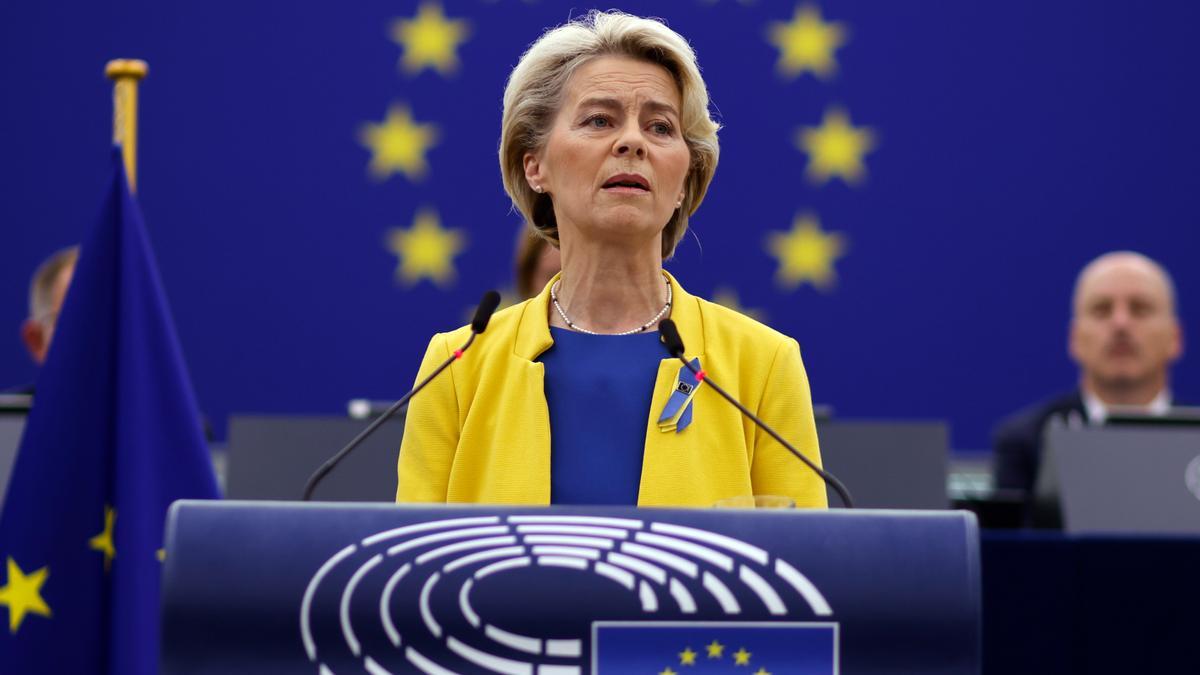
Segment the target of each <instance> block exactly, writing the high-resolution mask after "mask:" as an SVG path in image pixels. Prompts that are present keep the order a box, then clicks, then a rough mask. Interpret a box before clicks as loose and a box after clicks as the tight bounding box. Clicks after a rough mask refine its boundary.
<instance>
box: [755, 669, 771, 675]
mask: <svg viewBox="0 0 1200 675" xmlns="http://www.w3.org/2000/svg"><path fill="white" fill-rule="evenodd" d="M754 675H771V673H770V672H769V671H768V670H767V669H766V668H759V669H758V670H756V671H754Z"/></svg>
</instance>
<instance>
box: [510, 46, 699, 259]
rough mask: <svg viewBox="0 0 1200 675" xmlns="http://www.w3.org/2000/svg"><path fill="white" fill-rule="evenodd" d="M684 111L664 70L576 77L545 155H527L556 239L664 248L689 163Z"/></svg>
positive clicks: (623, 65) (632, 65) (631, 68)
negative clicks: (548, 204)
mask: <svg viewBox="0 0 1200 675" xmlns="http://www.w3.org/2000/svg"><path fill="white" fill-rule="evenodd" d="M680 108H681V106H680V96H679V89H678V87H676V85H675V80H674V78H672V77H671V74H670V73H669V72H667V70H666V69H665V68H663V67H662V66H658V65H655V64H653V63H648V62H645V61H638V60H635V59H632V58H628V57H624V56H602V57H598V58H596V59H593V60H591V61H588V62H587V63H585V64H583V65H582V66H580V67H579V68H578V69H577V70H576V71H575V73H574V74H573V75H572V76H571V79H570V80H568V82H567V87H566V91H565V92H564V97H563V105H562V108H561V109H560V110H559V111H558V115H557V117H556V118H555V121H554V126H553V127H552V129H551V131H550V136H549V138H548V140H547V141H546V145H545V147H544V148H542V150H541V151H540V152H538V153H536V154H534V153H529V154H527V155H526V156H525V175H526V178H527V179H528V180H529V182H530V184H531V185H532V186H535V187H537V186H540V187H541V188H542V189H543V190H544V191H545V192H546V193H548V194H549V195H550V196H551V198H552V199H553V202H554V214H555V217H556V218H557V219H558V227H559V237H560V240H562V239H569V238H570V237H573V236H576V235H578V236H582V237H585V238H591V239H595V240H608V241H620V242H623V243H626V244H627V243H631V242H633V243H638V244H646V245H649V244H650V243H653V242H661V237H662V230H663V228H664V227H665V226H666V224H667V222H668V221H669V220H670V218H671V214H672V213H673V212H674V210H675V205H676V204H677V203H678V202H679V201H680V200H681V199H682V198H683V182H684V179H685V178H686V177H687V171H688V166H689V165H690V163H691V162H690V153H689V152H688V147H687V144H686V143H685V142H684V140H683V135H682V133H681V131H680V124H679V113H680ZM564 234H565V235H566V236H565V237H564Z"/></svg>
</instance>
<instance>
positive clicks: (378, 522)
mask: <svg viewBox="0 0 1200 675" xmlns="http://www.w3.org/2000/svg"><path fill="white" fill-rule="evenodd" d="M166 542H167V544H166V559H165V569H164V577H163V583H164V588H163V621H162V630H163V637H162V639H163V649H162V670H163V672H164V673H168V674H172V675H175V674H184V673H187V674H192V673H222V674H223V675H231V674H242V673H245V674H249V673H255V674H256V675H261V674H263V673H316V674H318V675H332V674H334V673H336V674H337V675H346V674H347V673H368V674H370V675H381V674H383V673H431V674H437V675H443V674H445V673H477V672H478V673H512V674H517V673H520V674H527V675H568V674H571V675H583V674H584V673H658V674H663V673H675V674H678V675H683V674H688V673H695V674H699V673H718V672H721V673H726V672H727V673H747V674H757V675H766V674H767V673H770V674H771V675H783V674H784V673H806V674H813V673H822V674H823V673H839V674H840V673H846V674H864V675H866V674H876V673H915V672H919V673H925V674H927V675H934V674H938V673H946V674H949V673H955V674H959V673H978V672H979V669H980V658H981V654H980V644H981V626H980V579H979V535H978V530H977V526H976V523H975V520H974V516H972V515H971V514H968V513H964V512H946V511H928V512H921V511H800V510H737V509H730V510H721V509H704V510H700V509H686V510H685V509H635V508H625V507H620V508H576V507H569V508H568V507H554V508H531V507H520V508H512V507H483V506H442V505H438V506H405V505H393V504H302V503H290V502H220V501H215V502H205V501H181V502H177V503H176V504H175V505H174V506H173V507H172V509H171V511H170V513H169V515H168V523H167V537H166Z"/></svg>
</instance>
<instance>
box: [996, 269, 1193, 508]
mask: <svg viewBox="0 0 1200 675" xmlns="http://www.w3.org/2000/svg"><path fill="white" fill-rule="evenodd" d="M1072 309H1073V315H1072V317H1071V328H1070V338H1069V352H1070V356H1071V359H1072V360H1073V361H1075V363H1077V364H1078V365H1079V372H1080V378H1079V389H1077V390H1076V391H1074V392H1072V393H1070V394H1068V395H1064V396H1061V397H1059V398H1056V399H1053V400H1051V401H1047V402H1043V403H1040V404H1038V405H1035V406H1033V407H1030V408H1027V409H1025V410H1022V411H1021V412H1018V413H1016V414H1014V415H1013V416H1011V417H1009V418H1008V419H1006V420H1004V421H1003V422H1001V424H1000V426H999V427H998V430H997V432H996V435H995V440H994V445H993V469H994V471H993V473H994V476H995V485H996V488H998V489H1011V490H1020V491H1022V492H1024V493H1025V494H1026V495H1031V493H1032V492H1033V489H1034V485H1035V483H1036V481H1037V474H1038V469H1039V464H1040V462H1041V458H1042V433H1043V431H1044V430H1045V428H1046V426H1047V424H1048V423H1049V422H1050V421H1051V420H1052V419H1061V420H1063V421H1064V422H1065V423H1066V424H1067V425H1069V426H1080V425H1084V424H1103V423H1104V420H1105V419H1106V418H1107V417H1108V415H1109V412H1110V410H1112V409H1114V408H1118V407H1119V408H1120V409H1121V410H1122V411H1123V412H1124V411H1129V412H1140V413H1144V414H1151V415H1163V414H1166V413H1167V412H1168V411H1169V410H1170V408H1171V404H1172V401H1171V390H1170V367H1171V365H1172V364H1173V363H1175V361H1176V360H1178V359H1179V357H1180V356H1181V355H1182V354H1183V334H1182V331H1181V329H1180V326H1179V319H1178V316H1177V314H1176V309H1175V286H1174V283H1173V282H1172V281H1171V277H1170V275H1168V274H1167V271H1166V270H1165V269H1163V267H1162V266H1161V265H1159V264H1158V263H1156V262H1154V261H1153V260H1151V259H1149V258H1147V257H1146V256H1144V255H1141V254H1139V253H1133V252H1130V251H1117V252H1113V253H1106V254H1105V255H1102V256H1100V257H1099V258H1096V259H1095V260H1093V261H1092V262H1090V263H1088V264H1087V266H1086V267H1084V268H1083V271H1081V272H1080V273H1079V278H1078V279H1077V280H1076V282H1075V293H1074V297H1073V302H1072ZM1027 503H1028V500H1027Z"/></svg>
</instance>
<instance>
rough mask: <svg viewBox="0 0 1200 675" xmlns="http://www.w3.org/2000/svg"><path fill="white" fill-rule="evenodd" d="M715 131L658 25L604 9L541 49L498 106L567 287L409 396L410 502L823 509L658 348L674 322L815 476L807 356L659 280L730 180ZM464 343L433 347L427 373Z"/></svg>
mask: <svg viewBox="0 0 1200 675" xmlns="http://www.w3.org/2000/svg"><path fill="white" fill-rule="evenodd" d="M717 129H718V125H717V123H716V122H714V121H713V120H712V119H711V117H710V115H709V111H708V90H707V87H706V86H705V83H704V81H703V79H702V78H701V77H700V71H699V68H698V66H697V64H696V59H695V54H694V53H693V51H692V49H691V47H690V46H689V45H688V43H687V41H686V40H685V39H684V38H682V37H681V36H680V35H678V34H677V33H675V32H674V31H672V30H670V29H669V28H667V27H666V26H665V25H663V24H662V23H660V22H658V21H655V20H650V19H643V18H639V17H634V16H629V15H626V14H622V13H619V12H592V13H590V14H588V15H587V16H586V17H582V18H580V19H577V20H575V21H572V22H570V23H568V24H565V25H563V26H560V27H557V28H554V29H552V30H549V31H547V32H546V33H545V34H544V35H542V37H541V38H540V39H539V40H537V41H536V42H535V43H534V44H533V45H532V46H531V47H530V48H529V50H528V51H527V52H526V53H525V55H524V56H523V57H522V58H521V60H520V62H519V63H518V64H517V66H516V68H514V69H513V72H512V74H511V76H510V78H509V81H508V85H507V88H506V90H505V93H504V115H503V128H502V130H501V136H500V168H501V173H502V176H503V181H504V187H505V190H506V191H507V192H508V194H509V196H510V197H511V198H512V200H513V203H514V204H515V205H516V207H517V209H519V210H520V211H521V213H522V215H524V216H525V219H526V221H527V222H529V223H530V224H531V226H532V227H533V228H534V230H535V231H536V232H537V234H538V235H539V236H541V237H544V238H545V239H546V240H547V241H548V242H549V243H550V244H551V245H553V246H555V247H557V248H558V249H559V251H560V252H561V256H562V272H561V273H560V274H558V275H557V276H555V277H554V278H553V279H552V280H551V281H550V283H549V284H547V285H546V287H545V289H544V290H542V292H541V293H540V294H539V295H537V296H536V297H534V298H532V299H530V300H527V301H525V302H523V303H521V304H518V305H515V306H513V307H510V308H508V309H506V310H504V311H502V312H499V313H497V314H496V315H495V316H494V317H493V318H492V320H491V323H490V325H489V327H488V330H487V333H486V334H484V335H483V336H482V337H481V338H480V340H479V341H478V342H477V344H476V345H475V346H474V347H473V348H472V350H471V352H469V354H468V356H467V357H466V358H464V359H462V360H459V361H456V362H454V364H453V365H452V366H451V372H450V373H446V374H443V376H442V377H440V378H438V379H437V380H435V381H434V382H433V383H432V384H430V386H429V388H428V389H427V390H426V391H424V392H422V394H421V395H419V396H417V397H416V398H414V399H413V401H412V403H411V404H410V405H409V410H408V417H407V423H406V426H405V433H404V440H403V442H402V446H401V451H400V460H399V487H398V490H397V495H396V496H397V500H398V501H404V502H476V503H492V504H624V505H634V504H637V505H642V506H667V505H670V506H711V505H712V504H713V503H714V502H717V501H718V500H722V499H728V498H731V497H738V496H748V495H753V494H773V495H786V496H788V497H791V498H792V499H794V500H795V502H796V503H797V504H798V505H799V506H802V507H824V506H825V505H826V495H825V487H824V484H823V483H822V482H821V479H820V478H818V477H817V476H816V475H814V474H813V473H812V472H811V471H809V470H807V469H806V468H805V467H803V466H802V465H800V464H799V462H797V460H796V459H795V458H794V457H792V456H791V455H790V454H789V453H788V452H787V450H785V449H784V448H783V447H782V446H780V445H779V444H778V443H777V442H775V441H774V440H773V439H771V438H770V437H769V436H767V435H766V434H765V433H763V432H761V431H760V430H758V429H757V428H756V427H755V426H754V425H753V423H751V422H750V421H748V420H745V419H743V418H742V415H741V413H740V412H738V410H737V409H735V408H734V407H733V406H730V405H728V404H727V403H726V402H724V401H722V400H720V399H719V398H718V396H717V394H716V392H714V391H710V390H708V389H707V388H705V387H704V386H703V385H701V386H699V387H694V385H695V380H694V379H692V378H691V375H690V373H685V372H681V368H682V364H680V362H679V361H678V360H676V359H672V358H670V357H669V355H668V354H667V353H666V352H665V351H664V349H663V347H662V345H661V344H660V342H659V338H658V335H657V333H656V330H657V327H658V324H659V322H661V321H662V320H663V319H666V318H671V319H672V320H673V321H674V322H675V324H676V325H677V326H678V328H679V332H680V334H681V335H682V337H683V340H684V342H685V344H686V347H687V350H688V352H687V354H686V358H687V359H688V360H689V361H691V360H697V361H698V363H699V364H700V366H701V367H702V368H704V369H706V370H707V371H708V372H710V373H711V374H712V375H713V377H714V378H715V379H716V380H717V381H719V382H722V383H724V386H726V387H727V388H728V389H729V390H730V392H731V393H732V394H733V395H734V396H736V397H738V398H739V399H740V400H741V401H742V402H743V403H745V404H746V405H747V406H748V407H749V408H750V409H751V410H754V411H755V412H756V413H757V414H759V415H760V416H761V417H762V418H763V419H764V420H765V421H766V422H767V423H768V424H769V425H771V426H773V427H774V428H775V429H776V430H778V431H779V432H780V433H781V434H783V436H784V437H786V438H789V439H791V440H793V442H794V443H795V444H796V445H797V446H798V447H799V449H800V450H801V451H802V452H804V453H805V454H806V455H808V456H809V457H810V458H812V459H813V460H814V461H816V462H820V453H819V451H818V447H817V436H816V430H815V426H814V422H813V414H812V403H811V398H810V395H809V387H808V380H807V377H806V375H805V372H804V366H803V364H802V363H801V360H800V349H799V345H798V344H797V343H796V341H795V340H793V339H791V338H789V337H787V336H785V335H782V334H780V333H777V332H775V331H774V330H772V329H770V328H768V327H766V326H764V325H762V324H759V323H757V322H755V321H753V320H751V319H749V318H747V317H745V316H742V315H741V314H738V313H736V312H733V311H730V310H728V309H725V308H723V307H721V306H719V305H715V304H712V303H709V302H706V301H704V300H702V299H700V298H697V297H695V296H692V295H690V294H688V293H687V292H686V291H685V290H684V289H683V287H682V286H681V285H680V284H679V282H678V281H677V280H676V279H675V278H674V277H672V276H671V275H670V274H668V273H667V272H665V271H664V270H663V261H664V260H665V259H667V258H669V257H670V256H671V254H672V253H673V252H674V250H675V246H676V244H677V243H678V242H679V240H680V238H682V236H683V234H684V232H685V230H686V229H687V224H688V217H689V216H690V215H691V214H693V213H695V211H696V209H697V208H699V206H700V203H701V202H702V201H703V199H704V194H705V192H706V190H707V189H708V185H709V182H710V181H711V180H712V177H713V174H714V172H715V170H716V167H717V157H718V144H717ZM467 331H468V329H467V328H462V329H460V330H458V331H454V332H451V333H447V334H439V335H435V336H434V337H433V340H432V341H431V342H430V345H429V349H428V352H427V353H426V356H425V360H424V362H423V364H422V367H421V372H420V373H419V374H418V378H423V377H424V376H425V375H426V374H427V373H428V372H430V371H431V370H432V369H433V368H434V367H436V365H437V364H438V363H439V362H440V361H442V360H444V359H445V358H446V357H447V356H449V355H450V354H451V352H452V351H453V349H455V348H456V347H457V346H458V345H459V344H461V343H462V342H463V341H464V340H465V338H466V335H467ZM681 385H683V386H681Z"/></svg>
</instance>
